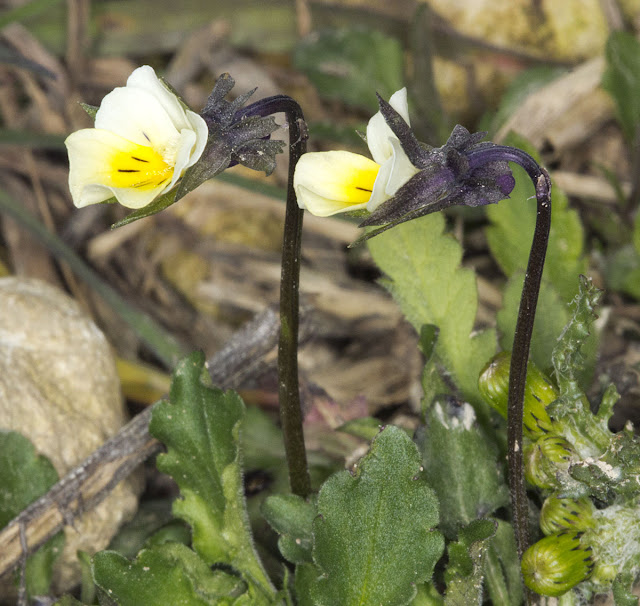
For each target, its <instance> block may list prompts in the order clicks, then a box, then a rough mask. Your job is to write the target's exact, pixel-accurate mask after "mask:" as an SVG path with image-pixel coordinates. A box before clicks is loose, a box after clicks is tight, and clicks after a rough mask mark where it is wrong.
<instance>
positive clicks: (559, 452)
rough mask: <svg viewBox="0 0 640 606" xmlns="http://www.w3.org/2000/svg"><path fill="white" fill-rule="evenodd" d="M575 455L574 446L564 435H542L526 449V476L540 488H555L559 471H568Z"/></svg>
mask: <svg viewBox="0 0 640 606" xmlns="http://www.w3.org/2000/svg"><path fill="white" fill-rule="evenodd" d="M574 455H576V452H575V450H574V448H573V446H572V445H571V443H570V442H569V441H567V440H566V439H565V438H563V437H562V436H558V435H555V434H550V435H545V436H542V437H541V438H539V439H538V440H537V441H536V443H535V444H533V445H532V446H530V447H528V448H527V449H526V450H525V453H524V476H525V478H526V479H527V481H528V482H529V483H531V484H533V485H534V486H538V488H547V489H550V488H554V487H555V486H556V484H557V473H558V471H566V470H567V469H568V467H569V464H570V463H571V459H572V458H573V456H574Z"/></svg>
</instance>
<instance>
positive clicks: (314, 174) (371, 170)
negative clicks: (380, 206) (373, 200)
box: [293, 151, 380, 217]
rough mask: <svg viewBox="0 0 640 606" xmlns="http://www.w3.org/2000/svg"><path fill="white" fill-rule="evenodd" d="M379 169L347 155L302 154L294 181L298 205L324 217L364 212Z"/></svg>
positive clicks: (340, 152) (358, 157)
mask: <svg viewBox="0 0 640 606" xmlns="http://www.w3.org/2000/svg"><path fill="white" fill-rule="evenodd" d="M379 168H380V167H379V165H378V164H376V163H375V162H373V161H372V160H369V158H366V157H365V156H361V155H359V154H353V153H351V152H346V151H330V152H315V153H308V154H304V155H303V156H302V158H300V160H299V161H298V164H297V165H296V172H295V175H294V178H293V185H294V188H295V190H296V195H297V197H298V205H299V206H300V208H306V209H308V210H309V211H310V212H311V213H312V214H314V215H318V216H323V217H326V216H329V215H333V214H335V213H339V212H346V211H350V210H357V209H360V208H365V207H366V204H367V202H368V200H369V198H370V197H371V193H372V191H373V186H374V183H375V180H376V177H377V175H378V170H379Z"/></svg>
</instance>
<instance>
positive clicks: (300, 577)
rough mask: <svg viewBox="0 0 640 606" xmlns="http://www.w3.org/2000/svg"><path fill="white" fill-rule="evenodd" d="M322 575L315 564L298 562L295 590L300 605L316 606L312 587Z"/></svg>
mask: <svg viewBox="0 0 640 606" xmlns="http://www.w3.org/2000/svg"><path fill="white" fill-rule="evenodd" d="M319 576H320V573H319V572H318V569H317V568H316V567H315V566H314V565H313V564H298V566H296V576H295V590H296V598H297V600H296V603H297V605H298V606H316V602H315V600H313V599H312V598H311V588H312V587H313V584H314V583H315V582H316V579H317V578H318V577H319Z"/></svg>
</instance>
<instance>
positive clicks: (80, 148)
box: [65, 128, 122, 208]
mask: <svg viewBox="0 0 640 606" xmlns="http://www.w3.org/2000/svg"><path fill="white" fill-rule="evenodd" d="M121 142H122V141H121V138H120V137H118V136H117V135H114V134H113V133H110V132H108V131H97V130H96V129H94V128H85V129H83V130H79V131H76V132H75V133H73V134H71V135H69V136H68V137H67V139H66V141H65V145H66V146H67V151H68V153H69V190H70V191H71V197H72V199H73V203H74V204H75V205H76V206H77V207H79V208H81V207H83V206H87V205H88V204H96V203H97V202H102V201H104V200H107V199H108V198H110V197H111V196H113V194H112V193H109V192H111V190H110V189H109V188H108V187H106V185H105V184H106V183H107V179H108V175H107V173H108V172H109V166H110V164H111V158H112V157H113V155H114V153H116V152H117V150H118V149H119V145H120V143H121ZM107 193H108V195H107ZM102 195H104V197H102V198H101V197H100V196H102Z"/></svg>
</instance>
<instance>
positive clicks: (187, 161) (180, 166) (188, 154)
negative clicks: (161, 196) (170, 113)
mask: <svg viewBox="0 0 640 606" xmlns="http://www.w3.org/2000/svg"><path fill="white" fill-rule="evenodd" d="M196 142H197V141H196V133H194V132H193V131H192V130H187V129H184V130H183V131H182V132H181V133H180V139H179V142H178V151H177V153H176V163H175V166H174V168H173V178H172V180H171V183H169V185H168V186H167V187H166V189H167V190H169V189H171V188H172V187H173V186H174V185H175V184H176V183H177V181H178V179H179V178H180V177H181V176H182V174H183V173H184V171H185V170H186V169H187V168H189V167H190V166H192V165H193V164H195V162H196V160H197V159H198V158H196V159H195V160H194V159H193V157H194V155H195V154H194V148H195V146H196ZM200 154H202V150H200ZM198 157H199V156H198Z"/></svg>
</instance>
